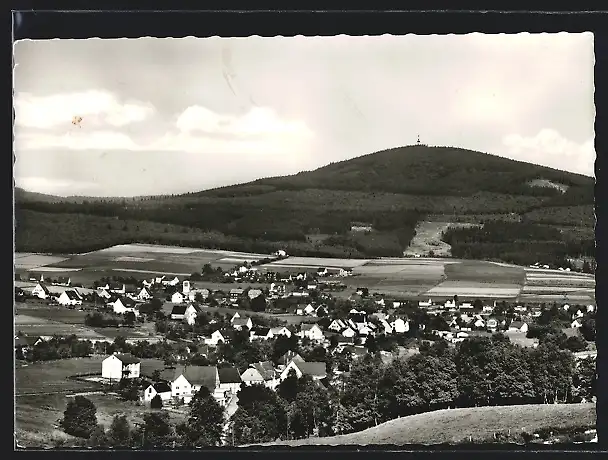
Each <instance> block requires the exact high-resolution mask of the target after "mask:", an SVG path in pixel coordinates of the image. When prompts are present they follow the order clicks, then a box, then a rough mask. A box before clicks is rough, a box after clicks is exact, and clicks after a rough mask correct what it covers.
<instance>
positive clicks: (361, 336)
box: [15, 264, 595, 416]
mask: <svg viewBox="0 0 608 460" xmlns="http://www.w3.org/2000/svg"><path fill="white" fill-rule="evenodd" d="M210 272H212V270H210V269H209V267H205V268H204V269H203V275H199V274H193V275H192V276H191V277H190V279H183V280H180V279H179V277H164V276H158V277H153V278H152V279H148V280H142V281H141V282H140V283H139V284H135V283H131V284H128V283H125V282H115V281H113V282H104V281H100V282H97V283H95V286H91V287H82V286H73V285H71V282H70V280H69V279H66V278H59V279H57V280H50V282H49V280H48V277H47V280H45V277H44V275H40V278H36V277H33V276H28V277H26V278H27V282H26V283H23V282H22V281H21V280H17V281H16V286H17V287H16V288H15V296H16V301H17V302H24V301H31V300H32V299H34V300H35V301H38V302H44V303H47V304H49V305H53V306H55V308H65V309H79V310H85V311H88V312H90V313H89V314H88V315H87V318H89V319H90V318H93V317H97V319H98V320H99V319H100V318H104V319H106V320H108V319H114V324H119V325H122V326H124V327H125V328H126V329H125V330H127V331H128V328H133V327H136V326H137V325H140V324H144V323H147V322H151V321H156V329H157V332H159V331H158V329H159V326H158V324H159V323H162V322H163V321H164V324H165V336H166V337H165V341H167V339H168V337H169V336H170V337H171V340H169V342H170V343H172V344H173V345H174V346H173V347H169V348H170V349H171V350H172V351H171V352H170V353H169V355H170V356H171V359H166V360H165V364H166V367H165V369H162V370H158V369H156V370H155V371H154V372H152V371H150V372H146V371H145V370H144V369H141V368H140V363H141V359H140V357H138V356H134V355H133V354H132V353H123V352H120V351H114V352H113V353H112V354H109V355H108V356H107V357H106V358H105V359H103V361H102V363H101V368H100V369H99V370H98V372H97V373H96V375H88V376H83V377H82V378H84V379H87V380H89V381H96V382H99V383H101V384H109V385H111V384H117V383H119V382H121V381H125V380H127V381H132V382H137V390H138V400H139V401H140V403H142V404H145V405H151V404H155V405H156V406H157V407H165V406H166V407H171V406H181V405H184V404H186V405H187V404H188V403H189V401H190V400H191V398H192V397H193V395H194V394H195V393H196V392H197V391H198V390H199V389H200V388H201V387H202V386H204V387H206V388H208V389H209V391H210V392H211V394H213V396H214V398H215V399H216V401H217V402H218V403H219V404H220V405H221V406H222V407H224V408H226V411H227V412H229V413H228V416H229V415H231V413H234V411H235V410H236V407H238V400H237V397H236V395H237V393H238V392H239V390H240V389H241V387H242V386H248V385H253V384H261V385H263V386H265V387H267V388H269V389H272V390H275V389H276V388H277V387H278V385H279V384H280V383H281V382H282V381H284V380H285V379H286V378H288V377H289V376H290V375H292V374H293V373H295V375H296V376H297V377H298V378H300V377H302V376H309V377H310V378H311V379H312V380H313V381H314V382H316V383H317V384H318V385H320V386H321V387H323V386H328V385H332V384H333V385H335V384H337V382H340V376H341V374H343V373H345V372H346V373H347V372H348V369H349V366H350V363H352V362H354V361H356V360H358V359H360V358H361V357H363V356H365V355H368V354H369V353H372V354H373V353H378V354H379V355H380V356H381V358H382V359H383V360H385V361H390V360H392V359H395V358H398V357H403V356H408V355H411V354H416V353H418V352H419V349H420V346H421V344H422V343H423V342H425V341H426V342H427V343H432V342H433V341H437V340H442V339H443V340H445V341H447V343H449V344H450V345H451V346H455V344H457V343H459V342H463V341H464V340H466V339H467V338H469V337H474V336H479V335H491V334H493V333H497V332H501V333H504V334H505V335H506V336H507V337H508V338H509V340H511V341H512V342H513V343H516V344H519V345H522V346H525V347H536V346H537V345H538V339H537V338H535V337H534V335H533V334H531V330H532V329H533V328H534V327H535V323H536V322H537V321H538V319H539V318H540V317H541V315H543V312H545V311H547V308H553V310H554V311H555V309H556V308H557V309H559V312H558V314H559V315H560V316H561V317H565V318H568V321H569V323H570V324H569V326H570V327H569V328H567V329H568V336H569V337H578V336H579V334H578V330H579V329H580V328H581V327H583V324H584V322H585V320H586V319H588V318H590V317H594V314H595V306H594V305H585V306H581V305H577V306H570V305H568V304H563V305H559V306H558V305H553V306H540V305H532V306H527V305H512V304H507V303H506V302H504V301H502V302H497V301H491V302H488V301H481V300H479V299H475V300H474V301H460V300H459V299H458V297H457V296H454V297H453V298H450V299H446V300H445V301H444V302H441V303H438V302H434V301H432V300H430V299H429V300H420V301H417V302H413V301H398V300H392V299H388V298H386V296H378V295H374V294H370V292H369V289H368V288H366V287H359V288H357V289H356V291H355V292H352V293H351V294H350V295H349V296H348V297H347V298H346V299H342V300H337V299H335V298H334V297H333V296H332V291H335V290H336V289H338V290H340V291H341V290H343V289H344V286H343V285H341V283H340V279H341V278H343V277H345V276H350V273H348V271H345V270H343V269H341V270H335V271H328V269H326V268H323V269H318V270H316V271H313V272H306V271H303V272H300V273H297V274H288V273H287V274H286V273H265V274H260V273H259V272H258V271H257V270H256V269H255V267H251V266H250V265H249V266H248V265H247V264H245V265H242V266H240V267H237V268H236V269H234V270H232V271H229V272H226V273H222V274H220V275H219V276H221V277H224V278H225V279H227V280H229V281H230V282H232V283H234V282H239V283H247V282H260V281H264V282H267V283H268V284H267V286H266V287H264V288H238V289H237V288H232V289H230V290H227V291H226V292H224V291H222V290H221V289H217V290H210V289H207V288H200V287H198V286H199V285H201V284H204V283H202V282H201V281H193V279H194V280H199V279H201V278H203V277H204V274H205V273H210ZM37 276H38V275H37ZM217 276H218V273H213V277H215V278H217ZM32 282H35V286H33V287H29V288H27V287H19V284H21V285H22V286H24V284H27V283H29V286H31V284H32ZM102 283H103V285H102ZM233 309H238V310H239V311H237V312H234V313H232V310H233ZM210 310H212V311H213V314H211V311H210ZM222 310H226V313H225V314H224V315H222V314H221V312H222ZM243 310H246V311H247V312H250V314H247V313H246V312H244V311H243ZM218 312H220V313H218ZM260 314H263V315H264V316H259V315H260ZM282 315H291V317H293V316H297V317H299V318H300V321H297V322H295V323H292V324H284V323H282V322H281V317H282ZM91 321H92V320H91ZM177 326H179V327H177ZM180 327H181V328H180ZM169 331H172V332H173V334H168V332H169ZM176 331H179V332H177V333H176ZM237 335H238V337H237ZM52 339H53V337H49V336H40V337H33V336H29V335H24V334H20V333H19V331H17V336H16V340H15V352H16V353H17V355H18V357H19V358H21V359H28V357H31V356H33V355H34V354H35V353H34V350H35V349H36V347H40V346H41V344H43V343H44V342H45V341H47V342H48V341H50V340H52ZM572 340H573V341H575V340H574V339H572ZM142 341H146V338H143V339H142ZM97 342H99V341H97ZM131 342H132V343H133V341H131ZM260 342H267V343H274V344H275V345H274V346H275V348H274V349H275V350H276V342H282V344H283V347H284V349H285V353H282V354H281V355H280V356H276V358H278V359H276V360H275V362H273V361H271V360H266V361H258V362H243V361H242V360H241V362H239V364H238V365H237V364H236V363H235V362H229V361H227V360H226V356H221V357H219V359H218V358H216V362H215V363H214V364H213V365H211V364H210V365H200V364H196V362H197V360H196V359H194V360H193V359H192V358H193V357H196V358H198V359H199V361H200V360H201V359H202V360H203V361H209V359H208V358H209V357H211V356H212V355H213V351H214V350H217V348H218V347H220V346H222V345H226V344H230V343H232V344H233V345H234V346H242V344H244V343H250V344H251V343H254V344H255V343H260ZM145 343H148V342H147V341H146V342H145ZM577 343H578V342H577ZM100 345H101V343H94V346H92V348H91V352H94V351H101V347H100ZM103 346H104V348H105V347H106V346H107V344H104V345H103ZM303 347H304V348H308V349H309V350H315V349H316V348H319V349H322V350H323V351H322V352H321V353H319V352H318V350H317V351H315V353H313V354H316V355H318V356H320V357H329V356H331V357H332V359H333V360H334V361H338V360H339V361H340V363H341V365H338V366H333V369H332V368H328V365H327V361H328V359H323V360H313V361H311V360H305V359H304V358H303V357H302V356H300V355H299V354H298V353H296V352H295V350H297V349H302V348H303ZM106 349H107V348H106ZM174 350H180V351H179V352H175V351H174ZM575 350H576V351H577V353H578V355H579V356H580V357H586V356H590V355H594V354H595V352H594V351H593V350H591V351H589V350H587V346H584V347H583V346H581V347H580V349H578V348H577V349H575ZM235 351H237V352H238V350H235ZM216 356H217V355H216ZM165 357H167V354H166V355H165ZM193 361H194V363H193Z"/></svg>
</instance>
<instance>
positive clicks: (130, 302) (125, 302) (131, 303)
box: [112, 296, 136, 307]
mask: <svg viewBox="0 0 608 460" xmlns="http://www.w3.org/2000/svg"><path fill="white" fill-rule="evenodd" d="M117 300H120V303H122V304H123V305H124V306H125V307H134V306H135V305H136V302H135V301H134V300H133V299H129V298H128V297H122V296H119V297H115V298H114V299H113V300H112V303H114V302H116V301H117Z"/></svg>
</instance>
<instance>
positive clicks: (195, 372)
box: [173, 365, 218, 390]
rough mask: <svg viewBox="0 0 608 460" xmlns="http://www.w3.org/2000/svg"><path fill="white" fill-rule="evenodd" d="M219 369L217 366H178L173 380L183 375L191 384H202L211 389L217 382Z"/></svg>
mask: <svg viewBox="0 0 608 460" xmlns="http://www.w3.org/2000/svg"><path fill="white" fill-rule="evenodd" d="M217 373H218V369H217V367H215V366H181V365H180V366H176V368H175V372H174V373H173V380H175V379H177V378H178V377H179V376H180V375H183V376H184V377H185V378H186V380H187V381H188V382H189V383H190V385H201V386H204V387H207V388H208V389H210V390H213V389H215V387H216V384H217Z"/></svg>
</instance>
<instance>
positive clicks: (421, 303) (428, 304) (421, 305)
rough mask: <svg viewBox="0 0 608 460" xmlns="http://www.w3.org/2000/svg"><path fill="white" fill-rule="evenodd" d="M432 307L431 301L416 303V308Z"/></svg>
mask: <svg viewBox="0 0 608 460" xmlns="http://www.w3.org/2000/svg"><path fill="white" fill-rule="evenodd" d="M432 305H433V301H432V300H431V299H429V300H421V301H420V302H418V306H419V307H430V306H432Z"/></svg>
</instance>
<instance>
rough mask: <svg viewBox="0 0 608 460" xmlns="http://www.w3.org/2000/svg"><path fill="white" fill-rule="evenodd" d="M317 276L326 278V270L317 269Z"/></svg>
mask: <svg viewBox="0 0 608 460" xmlns="http://www.w3.org/2000/svg"><path fill="white" fill-rule="evenodd" d="M317 276H327V268H319V269H317Z"/></svg>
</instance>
